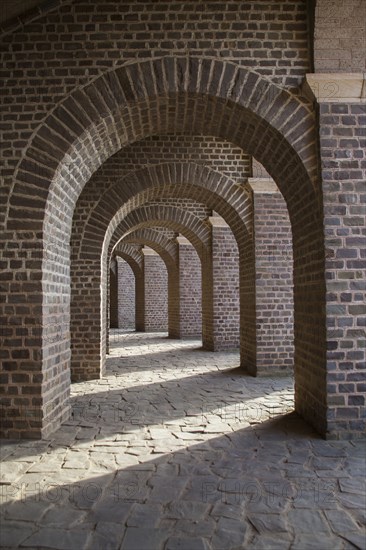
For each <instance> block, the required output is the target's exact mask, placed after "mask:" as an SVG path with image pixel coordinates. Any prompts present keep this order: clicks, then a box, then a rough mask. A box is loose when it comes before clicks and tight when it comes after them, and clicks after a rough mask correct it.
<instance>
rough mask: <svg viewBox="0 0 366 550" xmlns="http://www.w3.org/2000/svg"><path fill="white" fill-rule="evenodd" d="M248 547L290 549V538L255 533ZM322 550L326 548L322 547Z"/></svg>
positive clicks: (266, 549) (269, 549) (259, 549)
mask: <svg viewBox="0 0 366 550" xmlns="http://www.w3.org/2000/svg"><path fill="white" fill-rule="evenodd" d="M248 548H250V550H290V548H292V546H291V540H289V539H287V538H283V537H282V536H279V535H278V534H276V535H275V536H273V537H271V536H269V535H265V536H259V535H256V536H255V537H254V538H253V539H251V541H250V546H248ZM316 548H318V547H316ZM319 550H320V547H319ZM322 550H326V549H325V548H324V549H322Z"/></svg>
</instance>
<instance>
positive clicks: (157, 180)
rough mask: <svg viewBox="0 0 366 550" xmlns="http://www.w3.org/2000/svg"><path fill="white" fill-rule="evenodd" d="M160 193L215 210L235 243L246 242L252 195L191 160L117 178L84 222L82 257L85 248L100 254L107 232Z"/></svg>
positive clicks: (80, 251)
mask: <svg viewBox="0 0 366 550" xmlns="http://www.w3.org/2000/svg"><path fill="white" fill-rule="evenodd" d="M160 196H165V197H168V196H169V197H184V198H187V197H188V198H193V199H195V200H197V201H198V202H202V203H203V204H206V205H207V206H208V207H209V208H211V209H212V210H216V211H217V212H218V213H219V214H220V215H221V216H222V217H223V218H224V219H225V221H226V222H227V223H228V225H229V226H230V227H231V228H232V230H233V232H234V235H235V237H236V240H237V242H238V244H239V243H240V244H242V245H245V244H246V239H247V238H248V236H250V235H251V233H252V217H251V215H252V199H251V196H250V194H247V193H245V191H244V189H243V188H242V187H241V186H239V185H238V184H237V183H236V182H234V181H233V180H232V179H230V178H229V177H228V176H226V175H224V174H222V173H221V172H218V171H217V170H214V169H212V168H210V167H208V166H205V165H202V164H197V163H193V162H176V163H164V164H158V165H156V164H155V165H150V166H147V167H144V168H142V169H139V170H136V171H134V172H131V173H129V174H128V175H127V176H126V177H125V178H123V179H121V180H117V181H116V183H115V185H114V186H113V188H109V189H108V190H107V191H106V192H105V193H104V194H103V195H102V197H101V198H100V200H99V201H98V204H97V205H96V207H95V209H93V210H92V211H91V212H90V213H89V216H88V221H87V222H86V224H85V228H84V231H83V235H82V238H81V240H80V244H79V245H78V247H79V254H80V255H81V257H82V254H83V252H84V250H86V251H87V253H88V254H89V253H90V252H92V251H93V250H94V252H95V253H96V254H98V255H100V253H101V249H100V246H101V245H102V243H103V241H104V240H105V236H106V232H107V234H109V235H111V234H112V233H113V232H114V230H115V228H116V227H117V225H118V223H119V222H120V221H121V220H122V219H123V217H124V216H125V215H126V213H128V212H129V211H130V210H132V209H134V208H136V207H138V206H141V205H142V204H143V203H146V202H148V201H149V200H153V199H155V198H157V197H160Z"/></svg>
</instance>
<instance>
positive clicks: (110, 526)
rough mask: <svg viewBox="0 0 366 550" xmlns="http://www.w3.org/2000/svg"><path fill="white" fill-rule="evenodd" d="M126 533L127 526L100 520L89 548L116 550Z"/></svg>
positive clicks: (93, 549)
mask: <svg viewBox="0 0 366 550" xmlns="http://www.w3.org/2000/svg"><path fill="white" fill-rule="evenodd" d="M124 534H125V528H124V527H123V525H120V524H119V523H112V522H110V521H109V522H99V523H97V526H96V528H95V531H93V533H92V535H91V540H90V542H89V543H88V545H87V550H101V548H102V549H103V550H116V548H119V547H120V545H121V542H122V539H123V536H124Z"/></svg>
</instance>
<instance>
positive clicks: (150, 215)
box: [113, 206, 211, 260]
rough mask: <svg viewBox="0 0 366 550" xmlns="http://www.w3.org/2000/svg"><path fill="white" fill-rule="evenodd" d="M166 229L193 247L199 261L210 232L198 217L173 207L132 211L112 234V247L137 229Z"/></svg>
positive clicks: (207, 243)
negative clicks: (186, 240)
mask: <svg viewBox="0 0 366 550" xmlns="http://www.w3.org/2000/svg"><path fill="white" fill-rule="evenodd" d="M145 227H166V228H169V229H172V230H173V231H176V232H177V233H182V235H184V236H185V237H186V238H187V239H188V240H189V241H191V243H192V244H193V246H194V247H195V249H196V251H197V254H198V256H199V257H200V258H201V260H202V259H203V258H204V256H205V254H207V252H206V250H207V248H208V247H209V246H210V242H211V231H210V229H209V227H208V226H207V224H205V223H204V222H202V220H200V218H199V217H198V216H195V215H194V214H192V213H190V212H186V211H185V210H183V209H182V208H177V207H175V206H142V207H140V208H136V209H135V210H132V212H130V213H129V214H127V216H126V217H125V218H124V219H123V220H122V221H121V222H120V223H119V224H118V226H117V227H116V229H115V231H114V233H113V243H115V244H114V246H116V244H117V243H118V242H119V241H120V239H122V238H124V237H125V238H127V237H128V236H129V235H130V234H132V233H133V232H135V231H136V230H138V229H141V228H145Z"/></svg>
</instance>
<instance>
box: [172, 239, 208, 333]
mask: <svg viewBox="0 0 366 550" xmlns="http://www.w3.org/2000/svg"><path fill="white" fill-rule="evenodd" d="M177 242H178V255H179V256H178V257H179V260H178V261H179V288H180V303H179V306H180V307H179V313H180V338H189V337H192V336H201V334H202V288H201V287H202V285H201V262H200V259H199V257H198V254H197V252H196V250H195V248H194V247H193V245H192V244H191V242H190V241H189V240H188V239H186V238H185V237H181V236H179V237H177Z"/></svg>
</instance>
